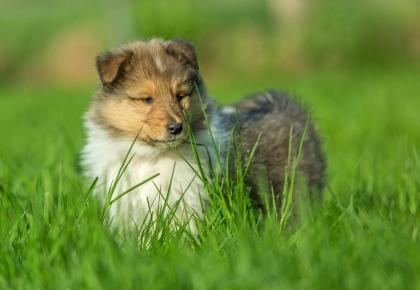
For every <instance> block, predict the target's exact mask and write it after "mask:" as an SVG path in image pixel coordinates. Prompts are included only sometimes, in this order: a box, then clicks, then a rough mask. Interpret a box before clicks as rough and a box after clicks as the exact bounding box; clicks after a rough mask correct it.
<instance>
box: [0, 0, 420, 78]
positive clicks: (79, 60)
mask: <svg viewBox="0 0 420 290" xmlns="http://www.w3.org/2000/svg"><path fill="white" fill-rule="evenodd" d="M1 5H2V8H1V11H0V78H1V83H2V85H8V84H19V85H22V84H25V85H26V84H39V83H60V84H64V85H72V86H74V85H78V84H92V83H95V82H96V76H95V73H94V69H93V59H94V57H95V55H96V54H97V53H98V52H99V51H101V50H104V49H109V48H113V47H116V46H119V45H121V44H122V43H125V42H129V41H133V40H137V39H148V38H151V37H155V36H157V37H163V38H173V37H181V38H186V39H190V40H191V41H193V43H194V44H195V45H196V46H197V50H198V55H199V57H200V63H201V67H202V69H203V71H204V73H205V75H206V77H207V79H209V80H210V81H212V82H213V81H214V82H218V81H226V80H228V79H229V78H232V77H233V78H235V79H236V78H239V77H241V78H242V77H246V78H249V79H255V78H262V77H267V76H272V75H273V74H276V75H279V74H301V73H302V72H308V71H310V72H312V73H318V72H320V71H323V72H325V71H336V70H338V71H348V70H355V69H362V70H365V69H375V70H386V69H390V68H399V69H405V68H407V67H412V66H413V65H415V64H418V62H419V61H420V16H419V11H420V8H419V7H420V6H419V3H418V1H415V0H398V1H391V0H381V1H379V0H356V1H333V0H311V1H308V0H258V1H257V0H231V1H222V0H215V1H193V0H178V1H171V0H161V1H152V0H141V1H130V0H123V1H112V0H104V1H97V0H92V1H81V0H73V1H53V0H37V1H33V0H28V1H16V0H2V4H1Z"/></svg>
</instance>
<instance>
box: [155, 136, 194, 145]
mask: <svg viewBox="0 0 420 290" xmlns="http://www.w3.org/2000/svg"><path fill="white" fill-rule="evenodd" d="M185 141H186V140H185V138H184V137H182V136H179V137H173V138H168V139H152V140H151V142H152V143H154V144H156V145H160V146H167V147H177V146H179V145H181V144H182V143H185Z"/></svg>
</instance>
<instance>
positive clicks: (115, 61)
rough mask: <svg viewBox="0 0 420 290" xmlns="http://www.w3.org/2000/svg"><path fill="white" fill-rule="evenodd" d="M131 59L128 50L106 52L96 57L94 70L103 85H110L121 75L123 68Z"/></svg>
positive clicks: (131, 53)
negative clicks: (96, 71)
mask: <svg viewBox="0 0 420 290" xmlns="http://www.w3.org/2000/svg"><path fill="white" fill-rule="evenodd" d="M132 58H133V52H132V51H130V50H119V51H116V52H109V51H106V52H104V53H102V54H100V55H98V56H97V57H96V69H97V70H98V74H99V77H100V79H101V82H102V83H103V84H111V83H113V82H114V81H115V80H117V79H118V78H119V77H120V76H121V75H122V73H123V69H124V67H125V66H126V65H127V64H128V63H129V62H130V61H131V59H132Z"/></svg>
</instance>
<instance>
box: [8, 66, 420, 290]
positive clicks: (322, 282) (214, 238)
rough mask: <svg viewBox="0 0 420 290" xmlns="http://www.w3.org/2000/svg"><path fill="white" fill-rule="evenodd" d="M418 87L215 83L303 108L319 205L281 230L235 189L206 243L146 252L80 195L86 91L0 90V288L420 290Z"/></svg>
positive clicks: (169, 239) (381, 77)
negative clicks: (310, 124)
mask: <svg viewBox="0 0 420 290" xmlns="http://www.w3.org/2000/svg"><path fill="white" fill-rule="evenodd" d="M419 77H420V73H419V72H418V71H414V70H413V71H395V72H388V73H378V72H358V73H331V74H328V73H319V74H308V75H301V76H300V77H292V76H289V77H284V78H279V79H275V78H273V77H272V78H265V79H262V78H261V80H258V81H256V80H242V81H240V80H233V81H227V80H226V82H225V83H220V82H219V83H212V82H211V81H210V82H209V83H208V86H209V88H210V93H211V94H212V95H214V96H217V97H216V99H218V100H220V101H223V102H231V101H233V100H237V99H239V98H240V97H241V96H242V95H243V94H244V93H247V92H248V93H249V92H252V91H253V90H255V89H263V88H268V87H275V88H285V89H286V90H288V91H289V92H291V93H293V94H296V95H298V96H299V97H300V99H301V100H302V101H304V102H305V103H307V104H308V105H310V107H311V108H312V111H313V115H314V116H315V118H316V120H317V123H318V125H319V126H318V127H319V128H320V131H321V133H322V135H323V136H324V140H325V141H324V148H325V151H326V153H327V156H328V184H329V186H328V189H327V190H326V191H325V198H324V201H323V206H322V208H320V209H314V211H313V212H312V214H311V215H308V216H306V217H305V218H303V219H302V220H301V221H300V222H299V223H297V224H294V225H292V226H289V227H287V228H286V230H284V229H283V230H280V229H281V227H280V222H279V221H277V220H275V219H273V218H270V217H269V218H267V220H264V221H262V220H257V218H256V217H255V216H253V215H251V213H250V211H249V210H248V208H247V206H246V205H245V206H244V203H243V202H241V201H240V200H239V201H238V200H237V199H238V198H241V197H243V193H244V192H243V190H240V191H238V192H236V195H235V196H234V198H233V199H232V200H233V201H235V199H236V201H235V202H234V203H233V206H232V207H230V208H229V207H225V208H220V207H221V206H222V203H221V201H219V202H217V201H215V202H214V204H213V206H212V207H211V208H210V209H209V213H208V216H207V217H208V218H209V219H210V220H212V221H213V222H214V223H212V224H210V223H205V224H204V225H203V228H202V232H201V237H202V240H201V241H194V242H191V241H189V240H188V239H187V240H185V239H183V238H182V237H181V236H180V235H177V234H171V233H166V234H165V235H164V237H162V239H160V240H158V239H154V242H153V243H152V246H151V247H149V248H147V249H145V248H144V247H142V246H141V245H140V244H139V242H138V236H136V235H135V234H118V233H112V232H110V230H109V229H108V227H106V226H104V225H103V223H102V216H101V214H102V209H101V208H100V206H99V205H98V203H97V202H96V200H95V199H94V198H91V197H89V196H88V197H87V198H86V193H87V191H88V189H89V186H90V183H91V182H92V181H85V180H83V178H82V177H81V174H80V169H79V167H78V165H77V164H78V152H79V150H80V148H81V146H82V144H83V128H82V121H81V115H82V112H83V111H84V110H85V109H86V106H87V104H88V102H89V99H90V95H91V92H92V91H93V89H94V88H93V87H91V88H81V89H68V88H51V87H48V88H40V87H37V88H36V87H35V88H25V87H24V88H18V87H11V88H2V89H0V289H420V275H419V273H420V236H419V235H420V233H419V225H420V219H419V217H420V214H419V210H420V195H419V194H420V175H419V172H420V118H419V108H420V98H419V95H420V83H419V82H418V79H419ZM220 217H225V218H226V219H224V220H221V219H220ZM227 217H230V218H229V219H228V218H227Z"/></svg>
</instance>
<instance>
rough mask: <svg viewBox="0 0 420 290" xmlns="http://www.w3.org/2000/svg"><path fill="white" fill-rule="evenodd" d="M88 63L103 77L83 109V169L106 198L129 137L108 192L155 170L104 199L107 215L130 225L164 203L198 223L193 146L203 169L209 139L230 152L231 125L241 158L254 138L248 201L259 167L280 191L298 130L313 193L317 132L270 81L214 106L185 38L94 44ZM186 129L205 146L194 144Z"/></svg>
mask: <svg viewBox="0 0 420 290" xmlns="http://www.w3.org/2000/svg"><path fill="white" fill-rule="evenodd" d="M96 66H97V71H98V74H99V78H100V81H101V84H100V86H99V88H98V90H97V92H96V94H95V95H94V97H93V100H92V103H91V105H90V107H89V109H88V111H87V113H86V114H85V128H86V134H87V140H86V145H85V146H84V148H83V151H82V166H83V168H84V171H85V174H86V175H87V176H88V177H89V178H95V177H99V183H98V186H97V188H96V194H97V195H98V196H99V198H100V199H101V200H103V201H104V200H105V199H106V198H107V197H106V196H107V191H108V190H109V188H111V185H112V184H115V178H116V176H117V174H118V172H119V169H120V166H121V162H122V160H123V159H124V156H126V154H127V152H128V150H129V148H130V146H131V145H132V153H133V155H134V156H133V157H132V159H131V161H130V164H129V165H128V166H127V168H126V170H125V172H124V173H123V175H122V177H121V178H120V179H119V181H118V183H117V184H116V187H115V190H114V193H113V196H114V197H115V196H118V195H119V194H121V193H122V192H124V191H126V190H127V189H129V188H131V187H133V186H135V185H136V184H138V183H140V182H142V181H144V180H146V179H148V178H150V177H151V176H154V175H156V174H159V175H158V176H156V177H155V178H153V179H152V180H151V181H149V182H147V183H145V184H143V185H141V186H139V187H137V188H135V189H134V190H133V191H132V192H130V193H128V194H127V195H125V196H124V197H122V198H120V199H118V201H116V202H115V203H113V204H112V205H111V207H110V211H109V213H110V218H111V221H112V224H113V225H120V226H123V227H125V226H128V227H132V226H137V227H138V226H140V225H142V224H143V223H144V222H145V220H147V219H150V220H151V221H152V220H154V219H155V218H156V216H157V215H158V213H163V214H168V213H171V215H173V219H174V222H173V225H174V227H175V226H176V225H177V224H178V223H187V224H188V225H189V226H190V229H191V231H192V232H196V230H197V229H196V226H195V219H196V218H201V217H202V216H203V213H204V210H205V207H206V204H207V201H208V200H209V196H208V193H207V192H206V190H205V186H204V183H203V178H205V177H204V176H200V175H201V174H200V173H199V172H200V170H199V168H198V161H197V156H198V157H199V160H201V161H200V162H201V165H202V168H204V171H205V172H204V175H206V177H210V168H212V166H214V164H215V160H216V154H217V153H216V152H215V151H216V150H215V148H214V145H213V144H214V143H217V147H218V148H219V150H220V152H219V153H220V156H221V159H222V162H221V163H222V166H224V164H225V162H226V160H227V159H228V158H232V155H231V154H228V153H227V152H228V151H229V150H227V147H228V146H229V145H228V144H231V142H230V141H229V140H230V139H231V137H232V134H234V135H235V136H236V137H237V139H238V140H240V143H241V146H239V148H240V158H243V159H244V160H245V159H246V158H248V157H250V154H251V153H250V152H251V151H252V148H253V147H254V146H255V144H256V142H257V141H258V144H257V146H256V150H255V155H254V158H253V162H252V166H251V170H250V173H249V176H248V178H247V182H248V184H249V186H250V188H251V192H252V198H253V199H254V201H255V203H256V204H261V200H260V198H259V195H258V194H256V192H257V190H258V184H260V183H261V182H260V181H261V176H264V178H263V179H265V180H266V183H267V184H268V185H269V186H270V188H271V189H273V192H274V193H275V195H276V196H277V197H280V196H281V192H282V189H283V185H284V183H285V179H287V178H286V176H287V174H286V172H287V168H288V167H290V156H295V153H296V151H297V150H298V147H299V145H300V144H301V143H300V141H301V139H302V140H303V143H302V146H301V152H300V158H299V165H298V168H297V169H298V172H299V174H300V175H301V176H303V177H304V179H305V181H306V184H307V185H308V187H309V188H310V189H311V190H312V189H313V190H312V191H311V192H314V194H315V195H316V194H320V193H321V191H322V188H323V184H324V171H325V162H324V158H323V155H322V152H321V149H320V144H319V140H318V137H317V134H316V132H315V129H314V127H313V125H312V122H311V121H310V119H309V117H308V114H307V113H306V111H305V110H304V109H302V108H301V107H300V106H299V105H298V104H297V103H295V102H293V101H292V100H290V99H289V98H288V97H287V96H286V95H283V94H280V93H277V92H273V91H268V92H263V93H259V94H256V95H254V96H252V97H250V98H248V99H246V100H244V101H242V102H240V103H238V104H236V105H233V106H230V107H224V108H220V107H217V106H215V105H214V104H213V102H212V101H211V100H210V99H209V98H208V96H207V92H206V89H205V85H204V82H203V79H202V77H201V75H200V72H199V66H198V62H197V58H196V53H195V49H194V47H193V46H192V45H191V44H190V43H189V42H187V41H183V40H171V41H164V40H161V39H152V40H150V41H148V42H142V41H139V42H134V43H131V44H128V45H125V46H123V47H121V48H119V49H116V50H114V51H110V52H105V53H102V54H101V55H99V56H98V57H97V59H96ZM235 124H239V125H235ZM209 131H211V132H213V136H214V138H213V140H212V138H210V136H209ZM234 131H235V133H234ZM236 131H237V132H236ZM189 135H192V136H193V138H194V140H195V142H196V143H197V144H201V145H204V146H197V147H196V148H197V150H195V149H193V148H192V145H191V142H190V138H191V136H189ZM209 155H210V158H208V156H209ZM228 155H229V156H228ZM231 163H232V164H234V163H235V162H231ZM232 170H234V168H233V169H232ZM257 177H258V178H257Z"/></svg>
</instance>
